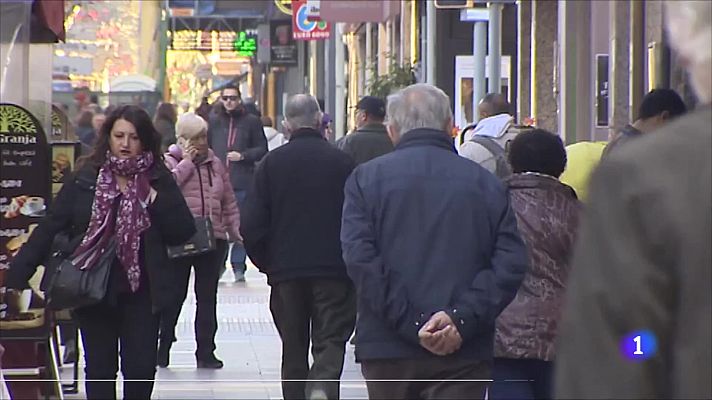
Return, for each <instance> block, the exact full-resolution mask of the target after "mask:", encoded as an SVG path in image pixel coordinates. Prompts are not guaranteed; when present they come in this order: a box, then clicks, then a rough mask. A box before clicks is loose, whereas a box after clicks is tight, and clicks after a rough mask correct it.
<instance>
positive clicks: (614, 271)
mask: <svg viewBox="0 0 712 400" xmlns="http://www.w3.org/2000/svg"><path fill="white" fill-rule="evenodd" d="M666 11H667V19H668V21H667V22H668V24H667V26H668V31H669V33H670V38H671V43H672V44H673V46H674V47H675V48H676V50H677V51H678V53H679V55H680V57H681V59H683V60H684V62H685V64H686V67H687V69H688V72H689V73H690V78H691V81H692V84H693V86H694V88H695V91H696V92H697V95H698V98H699V99H700V103H701V104H703V106H701V107H698V109H697V110H696V111H694V112H691V113H689V114H688V115H687V116H685V117H681V118H679V119H677V120H676V121H674V122H672V123H670V124H668V125H665V126H664V127H663V128H662V129H660V130H658V131H656V132H652V133H650V134H648V135H645V136H644V137H641V138H640V139H637V140H636V145H635V146H629V147H625V148H621V149H619V150H620V151H616V152H615V153H613V154H611V156H610V158H607V159H606V160H605V161H604V162H602V163H601V166H600V167H599V170H598V171H597V172H596V173H595V174H594V178H593V179H592V185H591V194H590V205H589V207H588V209H587V210H586V213H585V216H584V222H583V226H582V231H581V232H580V236H579V243H578V249H577V253H576V255H575V257H574V263H573V271H572V275H571V279H570V284H569V290H568V293H569V298H568V304H567V309H566V310H565V312H564V317H563V322H562V326H561V330H560V336H559V337H560V343H559V347H558V359H557V363H558V365H557V371H556V377H555V379H554V380H555V382H556V395H557V397H559V398H564V399H586V398H608V399H613V398H616V399H623V398H625V399H633V398H636V399H662V398H665V399H673V398H675V399H703V398H704V399H710V398H712V381H710V376H712V340H711V338H712V250H711V247H710V242H711V241H712V195H711V191H712V188H711V186H712V108H710V100H712V74H711V73H710V71H711V70H712V46H710V43H712V17H711V16H712V2H709V1H675V2H670V3H668V7H667V10H666ZM646 330H647V331H648V332H649V334H647V335H645V334H644V335H642V336H641V335H638V336H635V335H636V334H635V333H634V332H638V331H646ZM651 339H654V341H655V342H657V346H651V344H652V342H653V341H651ZM636 340H637V341H639V342H641V343H634V342H635V341H636ZM635 345H638V346H639V347H637V348H636V346H635Z"/></svg>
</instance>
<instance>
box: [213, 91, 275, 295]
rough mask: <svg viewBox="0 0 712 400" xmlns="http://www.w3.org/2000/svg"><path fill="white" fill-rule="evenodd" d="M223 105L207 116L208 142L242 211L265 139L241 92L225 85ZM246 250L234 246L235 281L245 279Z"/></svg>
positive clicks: (263, 153)
mask: <svg viewBox="0 0 712 400" xmlns="http://www.w3.org/2000/svg"><path fill="white" fill-rule="evenodd" d="M220 101H221V102H222V104H221V105H220V106H218V107H216V108H215V110H214V111H213V112H212V113H211V114H210V121H209V124H208V143H209V144H210V148H211V149H213V152H215V155H216V156H217V157H218V158H219V159H220V160H222V161H223V162H224V163H225V164H226V165H227V166H228V169H229V170H230V184H231V185H232V189H233V190H234V191H235V199H236V200H237V205H238V207H239V208H242V206H243V204H244V202H245V198H246V197H247V190H248V189H249V187H250V185H251V182H252V174H253V171H254V168H255V164H256V163H257V162H258V161H260V160H261V159H262V157H264V155H265V154H267V138H266V137H265V133H264V129H263V128H262V122H261V121H260V119H259V118H258V117H257V116H255V115H253V114H250V113H248V112H247V110H246V109H245V106H244V104H243V103H242V98H241V96H240V89H238V88H237V86H233V85H227V86H225V87H224V88H223V89H222V91H221V92H220ZM245 258H246V256H245V249H244V248H243V247H242V246H241V245H240V244H239V243H235V244H234V245H233V247H232V251H231V253H230V263H231V264H232V270H233V272H234V273H235V281H236V282H241V281H244V280H245V268H246V266H245Z"/></svg>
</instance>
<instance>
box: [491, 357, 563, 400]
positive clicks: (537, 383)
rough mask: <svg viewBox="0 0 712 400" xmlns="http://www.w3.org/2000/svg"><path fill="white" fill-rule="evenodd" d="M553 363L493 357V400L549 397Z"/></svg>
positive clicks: (550, 394) (543, 398)
mask: <svg viewBox="0 0 712 400" xmlns="http://www.w3.org/2000/svg"><path fill="white" fill-rule="evenodd" d="M552 376H553V363H552V362H550V361H543V360H534V359H526V358H522V359H513V358H495V359H494V369H493V378H494V383H493V384H492V387H491V388H490V391H489V398H490V399H493V400H500V399H501V400H505V399H507V400H510V399H514V400H529V399H542V400H546V399H551V398H552V391H551V388H552V385H551V380H552Z"/></svg>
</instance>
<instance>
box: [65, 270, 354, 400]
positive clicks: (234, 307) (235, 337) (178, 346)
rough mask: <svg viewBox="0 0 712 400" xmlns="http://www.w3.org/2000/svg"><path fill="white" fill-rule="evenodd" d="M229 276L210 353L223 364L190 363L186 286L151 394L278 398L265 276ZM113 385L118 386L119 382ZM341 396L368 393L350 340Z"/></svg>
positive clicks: (276, 347) (191, 302)
mask: <svg viewBox="0 0 712 400" xmlns="http://www.w3.org/2000/svg"><path fill="white" fill-rule="evenodd" d="M232 278H233V275H232V273H231V272H230V271H227V272H226V273H225V275H224V276H223V278H222V279H221V281H220V287H219V289H218V334H217V339H216V344H217V351H216V355H217V356H218V358H220V359H222V360H223V361H224V362H225V367H224V368H223V369H221V370H214V371H213V370H198V369H196V368H195V356H194V352H195V341H194V338H195V334H194V331H193V319H194V316H195V297H194V294H193V293H192V291H191V292H189V294H188V299H187V300H186V302H185V304H184V306H183V312H182V313H181V316H180V318H179V320H178V326H177V327H176V336H177V338H178V341H177V342H176V343H175V344H174V345H173V348H172V350H171V364H170V367H169V368H160V369H159V371H158V374H157V378H156V379H157V382H156V387H155V389H154V396H153V398H154V399H192V400H202V399H255V400H257V399H281V398H282V393H281V387H280V382H279V378H280V373H279V367H280V360H281V342H280V339H279V335H278V334H277V330H276V328H275V326H274V322H273V321H272V315H271V314H270V312H269V287H268V286H267V280H266V278H265V277H264V276H263V275H262V274H260V273H259V272H257V270H255V269H254V268H252V267H251V268H250V269H248V272H247V282H245V283H233V282H232ZM191 288H192V282H191ZM82 364H83V363H82ZM81 368H83V365H81ZM61 375H62V376H63V378H64V379H65V382H66V381H68V380H69V379H70V377H71V366H65V367H63V368H62V371H61ZM81 375H82V376H83V372H82V373H81ZM118 386H119V391H120V388H121V384H119V385H118ZM80 388H81V392H80V394H79V395H72V396H67V397H66V398H68V399H83V398H85V397H84V395H83V383H82V384H81V385H80ZM119 395H120V394H119ZM119 398H120V397H119ZM341 398H342V399H345V400H347V399H348V400H350V399H367V398H368V396H367V393H366V385H365V383H364V382H363V377H362V376H361V372H360V369H359V366H358V364H356V363H355V361H354V355H353V346H351V345H348V344H347V355H346V362H345V365H344V373H343V375H342V383H341Z"/></svg>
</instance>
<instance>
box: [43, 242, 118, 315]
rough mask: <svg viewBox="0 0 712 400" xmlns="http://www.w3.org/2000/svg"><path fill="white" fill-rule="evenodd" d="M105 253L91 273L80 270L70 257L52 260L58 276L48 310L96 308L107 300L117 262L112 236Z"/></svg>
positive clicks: (50, 290) (57, 255) (53, 281)
mask: <svg viewBox="0 0 712 400" xmlns="http://www.w3.org/2000/svg"><path fill="white" fill-rule="evenodd" d="M89 251H102V253H101V255H100V256H99V259H98V260H97V262H96V264H94V265H93V266H92V267H91V268H88V269H79V268H77V266H76V265H74V263H73V262H72V260H71V257H70V254H68V253H65V252H62V251H57V252H56V253H54V255H53V256H52V258H51V260H50V264H54V265H56V266H54V265H53V266H50V268H52V267H53V269H54V274H53V275H52V278H51V280H50V282H49V286H48V290H47V299H48V301H47V306H48V307H49V308H51V309H53V310H63V309H67V308H78V307H84V306H89V305H92V304H96V303H98V302H100V301H101V300H103V299H104V296H106V289H107V287H108V286H109V274H110V272H111V266H112V264H113V263H114V259H115V258H116V239H115V238H114V237H113V236H112V237H111V239H109V242H108V243H107V245H106V246H105V247H104V248H93V249H91V250H89Z"/></svg>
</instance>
